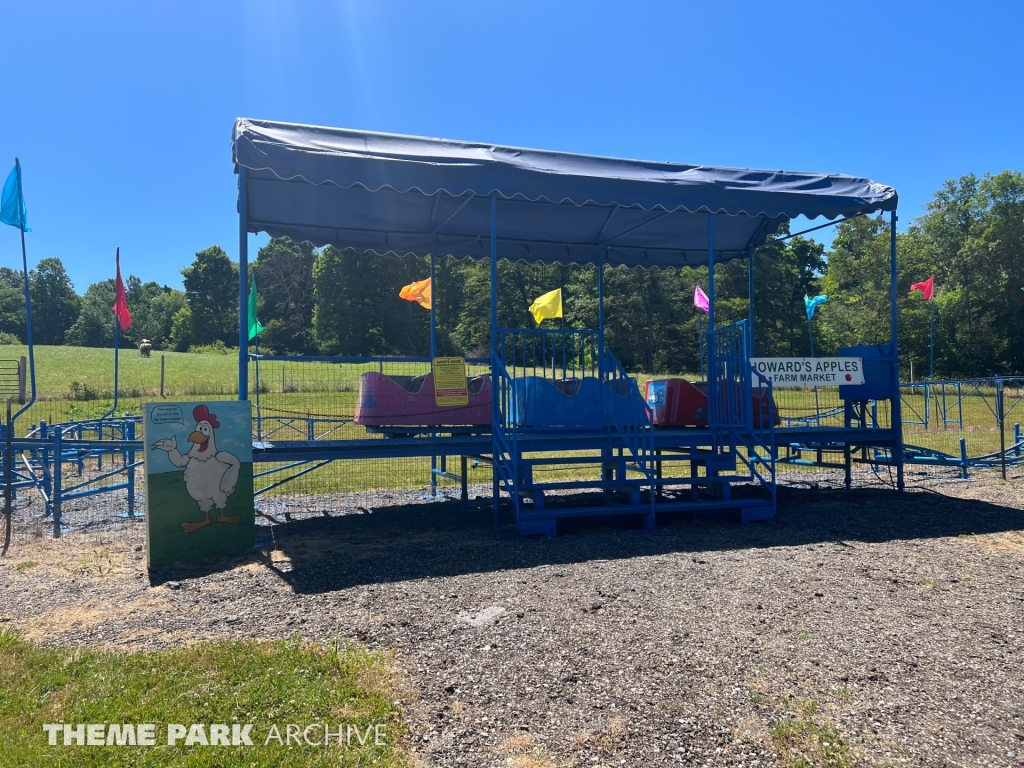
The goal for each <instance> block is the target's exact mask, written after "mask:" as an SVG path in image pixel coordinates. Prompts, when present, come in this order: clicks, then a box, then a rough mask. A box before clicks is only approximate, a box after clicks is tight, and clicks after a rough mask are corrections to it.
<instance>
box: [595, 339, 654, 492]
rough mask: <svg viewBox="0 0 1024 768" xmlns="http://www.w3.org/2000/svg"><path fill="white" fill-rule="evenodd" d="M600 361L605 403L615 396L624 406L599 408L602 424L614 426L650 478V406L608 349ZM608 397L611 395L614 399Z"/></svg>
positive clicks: (651, 457) (652, 452)
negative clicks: (601, 409) (622, 399)
mask: <svg viewBox="0 0 1024 768" xmlns="http://www.w3.org/2000/svg"><path fill="white" fill-rule="evenodd" d="M601 362H602V364H601V378H602V383H603V384H604V387H603V388H602V392H603V393H604V394H605V396H606V398H607V401H608V402H609V404H610V403H613V402H616V401H617V400H618V399H619V398H623V397H624V398H625V399H626V404H625V407H615V406H614V405H609V407H606V408H604V409H603V413H604V418H605V420H606V424H607V426H609V427H611V428H612V429H614V430H615V432H616V433H617V434H618V436H619V438H620V439H621V440H622V442H623V443H625V445H626V449H627V450H628V451H629V453H630V455H631V456H632V458H633V461H634V462H635V463H636V465H637V468H638V469H639V470H640V471H641V472H643V473H644V475H645V476H646V477H647V478H648V479H653V477H654V429H653V426H654V425H653V418H652V414H651V409H650V407H649V406H648V405H647V400H646V398H644V396H643V395H642V394H640V387H639V386H638V385H637V383H636V380H635V379H633V378H632V377H631V376H630V375H629V374H628V373H626V371H625V369H624V368H623V367H622V365H620V364H619V361H618V360H617V359H616V358H615V355H613V354H612V353H611V350H608V349H606V350H605V353H604V358H603V359H602V361H601ZM612 398H615V401H613V400H612ZM616 405H618V403H617V402H616Z"/></svg>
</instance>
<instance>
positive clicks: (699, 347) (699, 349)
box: [697, 312, 707, 381]
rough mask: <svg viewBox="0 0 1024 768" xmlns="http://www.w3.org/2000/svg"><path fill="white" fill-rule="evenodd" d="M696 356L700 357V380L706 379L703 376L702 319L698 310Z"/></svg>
mask: <svg viewBox="0 0 1024 768" xmlns="http://www.w3.org/2000/svg"><path fill="white" fill-rule="evenodd" d="M697 357H699V358H700V380H701V381H707V379H706V378H704V320H703V318H701V316H700V313H699V312H698V313H697Z"/></svg>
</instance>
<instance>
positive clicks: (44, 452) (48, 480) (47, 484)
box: [39, 419, 53, 513]
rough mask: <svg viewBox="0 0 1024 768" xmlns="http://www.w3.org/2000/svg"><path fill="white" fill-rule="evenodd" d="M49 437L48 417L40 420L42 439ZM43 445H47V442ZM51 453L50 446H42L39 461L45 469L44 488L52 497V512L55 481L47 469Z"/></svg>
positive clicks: (50, 510)
mask: <svg viewBox="0 0 1024 768" xmlns="http://www.w3.org/2000/svg"><path fill="white" fill-rule="evenodd" d="M47 437H49V435H47V434H46V419H40V420H39V438H40V439H41V440H46V439H47ZM43 445H44V446H45V443H44V444H43ZM49 454H50V449H49V448H45V447H44V448H40V449H39V459H40V462H39V463H40V465H41V466H42V468H43V469H42V471H43V490H45V491H46V495H47V496H49V497H50V499H51V506H50V509H49V510H48V511H49V512H51V513H52V512H53V506H52V499H53V484H52V482H53V476H52V474H51V473H50V472H48V471H47V469H48V467H49V464H50V455H49Z"/></svg>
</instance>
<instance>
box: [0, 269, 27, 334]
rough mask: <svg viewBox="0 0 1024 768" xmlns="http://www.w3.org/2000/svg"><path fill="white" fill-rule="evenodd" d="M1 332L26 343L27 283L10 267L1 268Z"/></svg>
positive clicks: (20, 274)
mask: <svg viewBox="0 0 1024 768" xmlns="http://www.w3.org/2000/svg"><path fill="white" fill-rule="evenodd" d="M0 332H2V333H9V334H11V335H13V336H17V337H18V340H19V341H21V343H22V344H24V343H25V281H24V278H23V276H22V273H21V272H19V271H18V270H14V269H11V268H10V267H0Z"/></svg>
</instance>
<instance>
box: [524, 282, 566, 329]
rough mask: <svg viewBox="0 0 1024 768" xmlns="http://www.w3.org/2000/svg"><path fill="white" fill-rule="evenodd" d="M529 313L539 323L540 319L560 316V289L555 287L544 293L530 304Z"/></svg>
mask: <svg viewBox="0 0 1024 768" xmlns="http://www.w3.org/2000/svg"><path fill="white" fill-rule="evenodd" d="M530 314H531V315H533V319H534V320H536V321H537V325H540V321H541V320H547V319H549V318H552V317H561V316H562V289H561V288H556V289H555V290H553V291H550V292H548V293H545V294H544V295H543V296H541V297H540V298H538V299H537V300H536V301H535V302H533V304H531V305H530Z"/></svg>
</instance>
